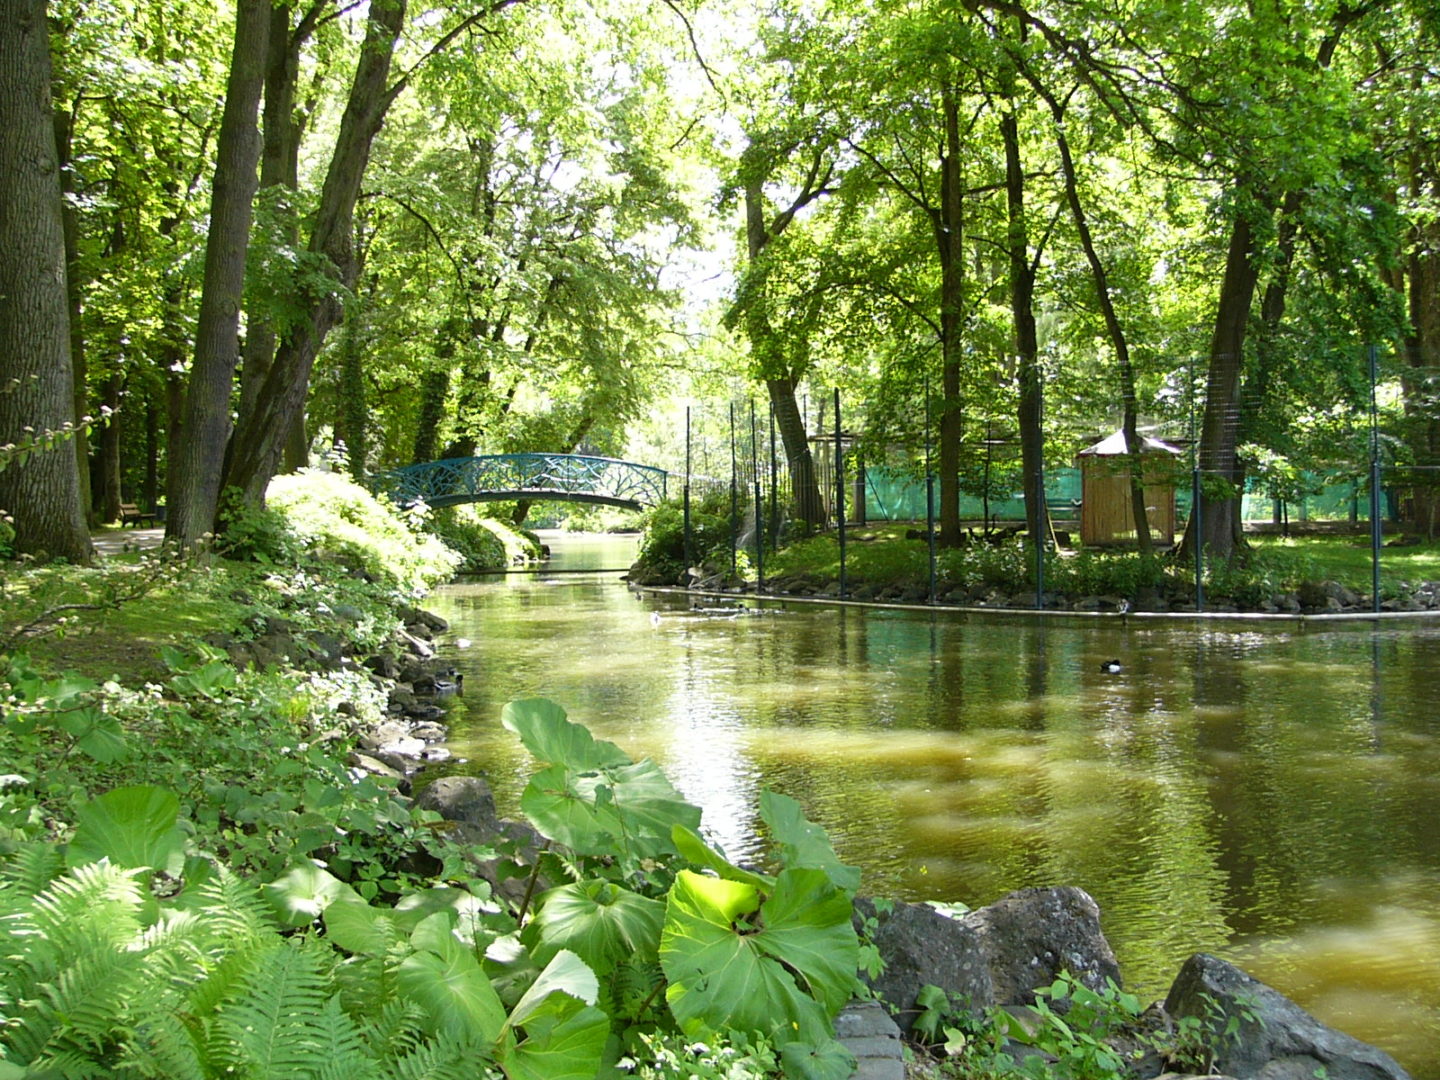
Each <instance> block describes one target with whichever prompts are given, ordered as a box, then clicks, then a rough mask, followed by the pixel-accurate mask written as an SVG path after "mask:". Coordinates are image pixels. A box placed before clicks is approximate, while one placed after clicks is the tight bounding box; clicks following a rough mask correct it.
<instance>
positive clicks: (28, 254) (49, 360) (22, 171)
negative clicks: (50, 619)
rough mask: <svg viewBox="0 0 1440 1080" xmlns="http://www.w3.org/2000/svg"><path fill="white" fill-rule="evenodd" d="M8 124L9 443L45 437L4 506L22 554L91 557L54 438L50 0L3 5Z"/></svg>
mask: <svg viewBox="0 0 1440 1080" xmlns="http://www.w3.org/2000/svg"><path fill="white" fill-rule="evenodd" d="M0 132H4V135H3V136H0V446H6V445H10V444H16V445H26V444H28V443H29V442H30V440H31V438H32V437H34V436H39V437H41V443H40V444H39V445H38V446H35V447H34V448H33V449H32V450H31V451H30V452H29V453H28V454H21V455H17V454H16V453H15V452H14V451H10V452H8V453H7V451H4V450H0V510H4V511H6V512H8V513H9V514H10V515H11V517H12V518H13V519H14V528H15V546H16V549H17V550H18V551H20V552H22V553H25V554H30V555H35V556H38V557H49V558H56V559H69V560H70V561H72V562H77V563H88V562H89V561H90V550H91V549H90V535H89V532H88V531H87V529H86V527H85V516H84V512H83V510H82V508H81V504H80V471H79V468H78V467H77V462H76V457H75V448H74V447H73V446H71V445H69V441H68V439H66V438H64V437H63V436H59V437H57V438H53V439H45V438H44V437H45V436H46V435H47V434H49V435H58V433H61V432H64V431H65V430H67V428H69V429H72V430H73V428H72V425H73V424H74V423H75V421H76V417H75V387H74V380H73V377H72V371H71V367H70V317H69V298H68V294H67V290H66V274H65V235H64V224H63V222H62V220H61V190H60V185H61V181H60V172H59V162H58V160H57V152H56V144H55V128H54V122H53V117H52V115H51V101H50V35H49V26H48V24H47V23H46V20H45V2H44V0H12V2H11V3H8V4H6V5H5V7H4V9H3V13H0ZM27 429H29V430H27ZM22 458H23V460H22Z"/></svg>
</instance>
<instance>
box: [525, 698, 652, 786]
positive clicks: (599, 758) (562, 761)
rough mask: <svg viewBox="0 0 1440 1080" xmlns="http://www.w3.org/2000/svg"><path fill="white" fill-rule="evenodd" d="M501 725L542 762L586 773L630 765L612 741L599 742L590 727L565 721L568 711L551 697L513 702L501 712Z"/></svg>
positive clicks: (600, 740) (628, 758) (626, 755)
mask: <svg viewBox="0 0 1440 1080" xmlns="http://www.w3.org/2000/svg"><path fill="white" fill-rule="evenodd" d="M500 722H501V723H502V724H504V725H505V726H506V727H507V728H509V729H510V730H511V731H513V732H515V734H516V735H519V736H520V741H521V742H522V743H524V744H525V749H526V750H529V751H530V753H531V754H533V755H534V756H535V757H536V758H538V759H539V760H540V761H543V762H546V763H548V764H551V765H563V766H565V767H566V768H570V769H576V770H579V771H582V772H583V771H585V770H587V769H598V768H601V767H603V766H606V765H628V764H630V757H629V755H628V754H626V753H625V751H623V750H621V749H620V748H619V747H618V746H616V745H615V744H614V743H612V742H605V741H604V740H603V739H596V738H595V736H593V735H591V734H590V731H589V729H588V728H586V727H584V726H583V725H580V724H575V723H571V722H570V721H569V720H567V719H565V710H564V709H562V708H561V707H560V706H559V705H556V704H555V703H554V702H553V701H550V700H549V699H548V698H526V699H524V700H522V701H512V702H510V704H508V705H506V706H505V708H504V709H502V710H501V711H500Z"/></svg>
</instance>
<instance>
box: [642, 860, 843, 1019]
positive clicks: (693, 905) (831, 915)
mask: <svg viewBox="0 0 1440 1080" xmlns="http://www.w3.org/2000/svg"><path fill="white" fill-rule="evenodd" d="M850 910H851V905H850V900H849V898H848V897H847V896H846V895H845V894H844V893H843V892H841V891H840V890H838V889H836V888H835V887H834V886H833V885H831V884H830V882H829V879H828V878H826V876H825V874H824V873H823V872H822V871H819V870H786V871H784V872H783V873H782V874H781V875H780V876H779V878H778V879H777V880H776V887H775V892H774V895H772V896H771V897H769V898H765V897H763V896H762V894H761V892H760V890H759V889H757V888H755V887H754V886H752V885H749V884H746V883H743V882H737V881H723V880H717V879H715V878H710V877H705V876H703V875H700V874H696V873H694V872H692V871H689V870H684V871H681V872H680V874H679V876H678V877H677V878H676V881H675V884H674V886H673V887H672V888H671V890H670V895H669V899H668V903H667V905H666V915H665V929H664V932H663V933H662V935H661V939H660V963H661V965H662V966H663V968H664V970H665V976H666V978H667V979H668V980H669V982H670V986H669V987H668V989H667V990H666V1000H667V1001H668V1002H669V1005H670V1011H671V1012H672V1013H673V1014H674V1016H675V1018H676V1020H677V1021H679V1023H680V1026H681V1029H682V1030H683V1031H685V1033H686V1034H688V1035H692V1036H696V1037H698V1036H703V1035H705V1034H707V1033H709V1032H714V1031H724V1030H726V1029H730V1028H734V1029H738V1030H741V1031H759V1032H766V1033H769V1034H771V1035H772V1036H774V1037H775V1038H776V1040H777V1041H778V1042H780V1043H782V1044H783V1043H786V1042H792V1041H796V1040H800V1041H817V1042H818V1041H819V1040H822V1039H825V1038H829V1037H830V1036H831V1034H832V1033H831V1030H830V1016H831V1015H832V1014H833V1013H834V1012H836V1011H838V1009H839V1008H840V1006H841V1005H843V1004H844V1002H845V1001H846V1000H848V997H849V992H850V988H851V986H852V985H853V980H854V975H855V962H856V957H857V954H858V943H857V941H856V938H855V931H854V929H853V928H852V927H851V925H850Z"/></svg>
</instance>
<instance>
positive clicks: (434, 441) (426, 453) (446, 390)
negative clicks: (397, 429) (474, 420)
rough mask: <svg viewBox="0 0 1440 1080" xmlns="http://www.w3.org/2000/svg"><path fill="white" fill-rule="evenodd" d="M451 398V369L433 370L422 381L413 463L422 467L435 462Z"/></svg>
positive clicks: (412, 456)
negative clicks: (448, 400) (447, 404)
mask: <svg viewBox="0 0 1440 1080" xmlns="http://www.w3.org/2000/svg"><path fill="white" fill-rule="evenodd" d="M449 396H450V369H449V367H448V366H447V367H441V368H432V369H431V370H430V371H427V372H426V373H425V374H424V375H423V376H422V377H421V379H420V418H419V423H418V424H417V425H416V428H415V449H414V450H413V451H412V452H411V455H410V458H411V461H412V462H413V463H414V464H416V465H421V464H423V463H425V462H427V461H434V460H435V450H436V448H437V447H438V446H439V445H440V441H439V438H440V421H441V420H443V419H445V401H446V399H447V398H448V397H449Z"/></svg>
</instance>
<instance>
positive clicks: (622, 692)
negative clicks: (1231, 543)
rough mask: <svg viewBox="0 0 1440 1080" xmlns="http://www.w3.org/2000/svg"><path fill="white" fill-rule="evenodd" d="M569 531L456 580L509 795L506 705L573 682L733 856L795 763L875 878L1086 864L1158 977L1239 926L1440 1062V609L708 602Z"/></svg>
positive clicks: (1130, 963)
mask: <svg viewBox="0 0 1440 1080" xmlns="http://www.w3.org/2000/svg"><path fill="white" fill-rule="evenodd" d="M546 540H547V542H549V543H550V544H551V546H552V549H553V550H554V552H555V558H554V559H553V560H552V562H551V564H550V567H549V568H548V569H546V570H542V571H541V572H539V573H525V574H511V575H505V576H498V575H497V576H492V577H486V578H479V579H475V580H473V581H471V582H468V583H462V584H456V585H452V586H448V587H446V588H444V589H442V590H440V591H439V592H438V593H437V594H436V595H435V596H432V597H431V598H430V602H429V604H428V606H429V607H431V608H432V609H433V610H435V611H437V612H438V613H439V614H441V615H443V616H444V617H445V618H447V619H449V620H450V623H451V634H450V636H449V638H448V639H447V641H446V643H445V644H444V645H443V646H442V648H443V651H444V653H445V655H446V656H447V658H448V657H453V658H454V662H455V664H456V667H457V668H458V669H459V670H460V671H461V672H462V673H463V674H464V675H465V684H464V694H463V696H462V697H459V698H457V699H456V700H455V702H454V705H453V707H452V709H451V713H450V717H449V720H450V723H451V725H452V738H451V742H450V748H451V750H452V751H453V752H454V754H455V755H456V757H457V759H463V761H459V760H457V761H456V762H455V763H452V764H451V766H450V767H449V771H451V772H467V771H468V772H474V773H477V774H481V775H484V776H486V777H487V778H488V779H489V781H490V783H491V784H492V786H493V787H494V789H495V796H496V801H497V803H498V804H499V808H500V811H501V813H503V814H509V815H512V816H519V814H518V809H517V804H518V801H519V795H520V791H521V790H522V789H523V787H524V784H525V781H526V780H527V778H528V776H529V774H530V772H531V770H532V768H533V764H532V762H531V761H530V759H529V756H528V754H526V752H525V751H524V749H523V748H522V747H521V746H520V745H519V743H518V741H517V740H516V739H515V738H514V736H513V735H511V734H510V733H509V732H508V731H506V730H505V729H504V728H503V727H501V725H500V722H499V714H500V709H501V707H502V706H503V705H504V704H505V703H506V702H507V701H510V700H512V699H515V698H520V697H533V696H542V697H548V698H551V699H553V700H554V701H556V702H558V703H559V704H560V705H562V706H563V707H564V708H565V709H566V711H567V712H568V713H569V716H570V718H571V719H572V720H575V721H578V722H580V723H583V724H586V725H587V726H588V727H589V728H590V729H591V731H593V732H594V733H595V735H596V736H597V737H600V738H605V739H609V740H611V741H613V742H615V743H617V744H619V745H620V746H621V747H622V748H623V749H624V750H625V751H626V752H627V753H629V754H630V755H631V756H632V757H635V758H637V759H638V758H640V757H652V758H654V759H655V760H656V761H657V762H659V763H660V765H661V766H662V767H663V768H664V769H665V771H666V773H667V774H668V776H669V777H670V779H671V781H672V782H673V783H674V784H675V786H676V787H677V788H678V789H679V790H680V791H681V793H682V794H684V795H685V797H686V798H688V799H689V800H690V801H691V802H694V803H696V804H698V805H699V806H701V807H702V808H703V811H704V828H705V831H706V832H707V833H708V834H709V835H710V836H711V837H712V838H714V839H715V840H717V841H718V842H719V843H720V845H721V846H722V847H723V848H724V849H725V851H726V852H727V854H729V855H730V856H731V858H732V859H736V860H742V861H743V860H746V859H753V858H755V857H757V856H758V853H759V852H760V850H761V848H760V846H759V843H758V841H757V839H756V828H757V824H758V816H757V813H756V800H757V797H758V795H759V792H760V791H761V789H763V788H766V787H769V788H773V789H775V790H778V791H781V792H784V793H786V794H788V795H791V796H794V797H795V798H797V799H799V800H800V802H801V803H803V804H804V806H805V808H806V811H807V813H808V814H809V816H810V817H811V818H812V819H813V820H815V821H818V822H819V823H821V824H822V825H824V826H825V828H826V829H828V830H829V832H830V835H831V838H832V839H833V841H834V843H835V847H836V850H837V851H838V852H839V854H840V856H841V858H842V859H845V860H846V861H848V862H851V863H856V864H858V865H860V866H861V867H862V868H863V869H864V872H865V878H864V884H863V885H862V891H863V892H866V893H868V894H871V895H877V896H892V897H895V898H898V899H906V900H921V899H939V900H947V901H960V902H963V903H965V904H968V905H970V906H972V907H978V906H981V905H983V904H987V903H989V902H991V901H993V900H995V899H997V898H998V897H1000V896H1002V895H1003V894H1005V893H1006V892H1008V891H1010V890H1012V889H1017V888H1021V887H1024V886H1031V885H1041V886H1047V885H1078V886H1080V887H1081V888H1084V889H1085V890H1086V891H1088V892H1089V893H1090V894H1091V895H1092V896H1093V897H1095V899H1096V901H1097V902H1098V903H1099V905H1100V911H1101V919H1102V926H1103V928H1104V930H1105V934H1106V936H1107V938H1108V939H1109V941H1110V943H1111V945H1112V946H1113V947H1114V949H1115V952H1116V955H1117V956H1118V957H1119V959H1120V963H1121V968H1122V970H1123V971H1124V973H1125V980H1126V984H1127V987H1128V988H1130V989H1133V990H1136V991H1138V992H1140V993H1141V994H1142V996H1145V995H1148V996H1152V997H1159V996H1162V995H1163V994H1164V992H1165V989H1166V988H1167V987H1168V985H1169V983H1170V981H1171V979H1172V978H1173V977H1174V975H1175V973H1176V971H1177V970H1178V968H1179V966H1180V963H1181V962H1182V961H1183V960H1184V958H1185V957H1186V956H1188V955H1189V954H1190V953H1192V952H1196V951H1206V952H1213V953H1216V954H1219V955H1222V956H1224V957H1226V958H1227V959H1229V960H1232V961H1234V962H1236V963H1238V964H1239V965H1240V966H1242V967H1243V968H1245V969H1246V970H1247V971H1249V972H1250V973H1251V974H1253V975H1255V976H1256V977H1257V978H1260V979H1262V980H1263V981H1265V982H1267V983H1269V984H1270V985H1272V986H1274V987H1275V988H1276V989H1278V990H1280V991H1282V992H1283V993H1285V994H1287V995H1289V996H1290V997H1292V998H1294V999H1295V1000H1297V1001H1298V1002H1300V1003H1301V1004H1302V1005H1304V1006H1305V1007H1306V1008H1308V1009H1309V1010H1310V1011H1312V1012H1313V1013H1315V1014H1316V1015H1317V1016H1319V1017H1320V1018H1321V1019H1322V1020H1323V1021H1325V1022H1326V1023H1328V1024H1331V1025H1333V1026H1335V1027H1337V1028H1340V1029H1341V1030H1343V1031H1347V1032H1349V1033H1350V1034H1352V1035H1355V1036H1356V1037H1358V1038H1361V1039H1364V1040H1365V1041H1367V1042H1371V1043H1374V1044H1376V1045H1377V1046H1380V1047H1382V1048H1384V1049H1385V1050H1388V1051H1389V1052H1390V1053H1391V1054H1393V1055H1394V1056H1395V1057H1396V1058H1397V1059H1398V1060H1399V1061H1400V1062H1401V1063H1402V1064H1403V1065H1404V1066H1405V1067H1406V1068H1407V1069H1409V1070H1410V1072H1411V1073H1412V1075H1414V1076H1415V1077H1417V1078H1422V1080H1423V1078H1431V1080H1440V622H1437V621H1434V620H1429V621H1423V622H1408V621H1407V622H1396V621H1390V622H1383V623H1379V624H1375V626H1372V625H1371V624H1367V623H1364V622H1352V623H1344V624H1334V623H1321V622H1314V621H1312V622H1308V623H1301V622H1276V623H1269V622H1267V623H1264V624H1257V623H1253V622H1252V623H1245V622H1240V621H1226V622H1205V623H1198V622H1194V621H1184V620H1178V619H1174V620H1172V619H1166V620H1148V621H1142V620H1138V619H1134V618H1131V619H1125V620H1121V619H1095V618H1088V619H1087V618H1076V617H1068V618H1067V617H1043V618H1035V617H1032V616H1024V615H1013V614H1012V615H1000V614H996V615H986V614H979V615H976V614H962V613H958V612H937V613H933V614H932V613H931V612H928V611H918V612H915V611H894V610H881V609H874V608H861V607H838V606H835V605H823V604H817V605H783V604H775V603H762V604H760V605H759V610H758V611H756V612H751V613H744V614H731V613H728V612H723V611H722V612H713V611H712V612H709V613H706V612H692V611H691V610H690V601H689V598H687V597H678V596H650V597H642V596H639V595H637V594H636V593H634V592H632V591H630V590H629V589H628V588H627V587H626V585H625V583H624V582H623V581H621V580H620V577H619V574H617V573H613V572H598V571H597V572H595V573H577V572H575V571H577V570H583V569H587V568H599V570H605V569H609V568H623V567H626V566H628V565H629V563H630V561H631V560H632V559H633V556H634V550H635V541H634V538H633V537H605V538H599V537H578V536H566V535H564V534H555V535H550V536H547V537H546ZM711 603H714V602H713V601H712V602H711ZM459 639H469V643H468V644H466V645H464V646H463V647H462V646H460V645H457V641H458V640H459ZM1110 659H1118V660H1119V661H1120V664H1121V668H1120V670H1119V671H1118V672H1115V673H1106V672H1104V671H1103V670H1102V665H1103V664H1104V663H1105V661H1107V660H1110Z"/></svg>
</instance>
